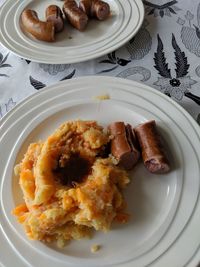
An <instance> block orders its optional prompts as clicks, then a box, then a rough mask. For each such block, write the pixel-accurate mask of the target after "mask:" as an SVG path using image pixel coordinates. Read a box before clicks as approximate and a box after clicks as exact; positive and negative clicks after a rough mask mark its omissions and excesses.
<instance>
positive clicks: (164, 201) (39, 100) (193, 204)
mask: <svg viewBox="0 0 200 267" xmlns="http://www.w3.org/2000/svg"><path fill="white" fill-rule="evenodd" d="M102 94H109V95H110V99H109V100H105V101H100V100H97V99H95V98H94V97H95V96H98V95H102ZM69 119H84V120H85V119H95V120H97V121H98V122H99V123H100V124H102V125H104V126H106V125H107V124H109V123H110V122H112V121H116V120H123V121H126V122H129V123H131V124H132V125H137V124H139V123H141V122H145V121H147V120H150V119H155V120H156V121H157V124H158V127H159V129H160V131H161V132H162V134H163V136H164V138H165V141H166V143H167V144H168V145H167V147H168V150H169V151H168V152H169V155H170V161H171V166H172V170H171V171H170V173H168V174H165V175H153V174H150V173H148V172H147V171H146V169H145V168H144V166H143V164H142V163H140V164H138V165H137V166H136V168H135V169H134V170H133V171H132V172H131V174H130V175H131V180H132V181H131V184H130V185H129V186H128V188H127V189H126V190H125V196H126V199H127V203H128V211H129V212H130V214H131V219H130V222H129V223H128V224H126V225H123V226H119V225H114V227H113V229H112V230H111V231H110V232H109V233H107V234H105V233H96V234H95V235H94V238H93V239H91V240H87V239H84V240H81V241H73V242H71V243H70V244H69V245H68V246H66V247H65V248H64V249H63V250H59V249H57V248H56V247H54V246H53V245H52V246H50V245H49V246H47V245H45V244H43V243H40V242H38V241H30V240H28V239H27V237H26V236H25V233H24V231H23V229H22V226H21V225H19V224H18V223H17V222H16V219H15V218H14V217H13V216H12V215H11V213H10V211H11V210H12V209H13V207H14V206H15V205H16V204H19V203H20V202H22V201H23V200H22V195H21V190H20V188H19V185H18V179H17V178H16V177H15V176H14V174H13V167H14V165H15V164H16V162H19V160H20V159H21V158H22V157H23V154H24V152H25V150H26V149H27V146H28V144H29V143H30V142H34V141H37V140H38V139H44V138H46V137H47V136H48V135H49V134H50V133H51V132H52V131H53V130H54V129H55V128H56V127H58V125H60V124H61V123H62V122H64V121H66V120H69ZM0 151H1V160H0V177H1V188H0V189H1V206H0V214H1V220H0V222H1V231H0V237H1V244H3V246H1V250H0V251H1V252H0V262H1V263H2V265H5V266H15V267H18V266H19V267H23V266H29V265H30V266H39V263H40V262H42V265H44V266H49V267H51V266H52V267H53V266H59V267H61V266H69V267H72V266H84V267H86V266H87V267H88V266H89V267H95V266H118V265H119V266H124V267H131V266H135V267H144V266H151V265H152V266H155V267H160V266H173V267H180V266H181V267H182V266H187V264H189V263H190V262H191V260H192V259H193V258H194V256H195V255H197V252H198V249H199V244H200V235H199V225H200V203H199V202H200V201H199V186H200V170H199V167H200V163H199V161H200V156H199V151H200V134H199V126H198V125H197V124H196V122H195V121H194V120H193V119H192V118H191V117H190V116H189V114H188V113H187V112H186V111H184V110H183V109H182V108H181V107H180V106H179V105H177V104H176V103H175V102H173V101H172V100H171V99H170V98H169V97H166V96H164V95H163V94H161V93H159V92H157V91H156V90H155V89H151V88H149V87H147V86H146V85H143V84H140V83H136V82H133V81H128V80H124V79H120V78H111V77H95V76H94V77H84V78H78V79H72V80H69V81H67V82H66V81H65V82H60V83H58V84H57V85H54V86H51V87H48V88H46V89H44V90H41V91H39V92H38V93H36V94H35V95H33V96H31V97H29V98H28V99H26V100H25V101H23V102H22V103H21V104H20V105H18V106H16V107H15V108H14V110H13V111H12V112H10V113H9V114H8V115H7V116H5V118H4V119H3V120H2V121H1V126H0ZM96 243H97V244H100V245H102V249H101V250H100V251H99V252H98V253H95V254H92V253H91V252H90V247H91V245H92V244H96ZM196 257H197V260H198V259H199V257H198V256H196ZM192 266H195V265H192Z"/></svg>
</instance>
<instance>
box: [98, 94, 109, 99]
mask: <svg viewBox="0 0 200 267" xmlns="http://www.w3.org/2000/svg"><path fill="white" fill-rule="evenodd" d="M95 99H97V100H109V99H110V95H109V94H105V95H99V96H96V97H95Z"/></svg>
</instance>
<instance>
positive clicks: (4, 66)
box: [0, 53, 12, 77]
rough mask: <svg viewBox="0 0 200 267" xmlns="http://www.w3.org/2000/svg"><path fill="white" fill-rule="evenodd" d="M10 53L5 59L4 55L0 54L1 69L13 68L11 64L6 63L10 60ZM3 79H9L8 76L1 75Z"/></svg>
mask: <svg viewBox="0 0 200 267" xmlns="http://www.w3.org/2000/svg"><path fill="white" fill-rule="evenodd" d="M8 56H9V53H8V54H7V55H6V56H5V57H3V54H2V53H0V68H9V67H12V66H11V65H10V64H7V63H5V62H6V61H7V59H8ZM0 76H1V77H9V76H8V75H7V74H4V73H0Z"/></svg>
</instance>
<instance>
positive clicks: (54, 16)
mask: <svg viewBox="0 0 200 267" xmlns="http://www.w3.org/2000/svg"><path fill="white" fill-rule="evenodd" d="M62 11H63V12H62ZM45 16H46V21H41V20H40V19H39V18H38V15H37V12H36V11H34V10H31V9H25V10H23V12H22V14H21V26H22V29H23V30H24V31H25V32H27V33H29V34H31V35H32V36H34V37H35V38H36V39H38V40H41V41H45V42H54V41H55V38H56V33H59V32H61V31H63V29H64V25H65V23H69V24H70V25H71V26H72V27H74V28H75V29H77V30H79V31H84V30H85V29H86V27H87V25H88V22H89V18H90V19H92V18H93V19H97V20H99V21H103V20H106V19H107V18H108V17H109V16H110V6H109V4H108V3H106V2H104V1H102V0H80V2H79V5H78V4H77V2H76V1H75V0H65V1H64V4H63V7H62V10H61V9H60V8H59V7H58V6H57V5H50V6H48V7H47V8H46V12H45Z"/></svg>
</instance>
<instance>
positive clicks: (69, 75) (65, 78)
mask: <svg viewBox="0 0 200 267" xmlns="http://www.w3.org/2000/svg"><path fill="white" fill-rule="evenodd" d="M75 73H76V70H75V69H74V70H73V71H72V72H71V73H70V74H68V75H67V76H65V77H64V78H62V79H61V80H60V81H64V80H68V79H71V78H72V77H73V76H74V74H75Z"/></svg>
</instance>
